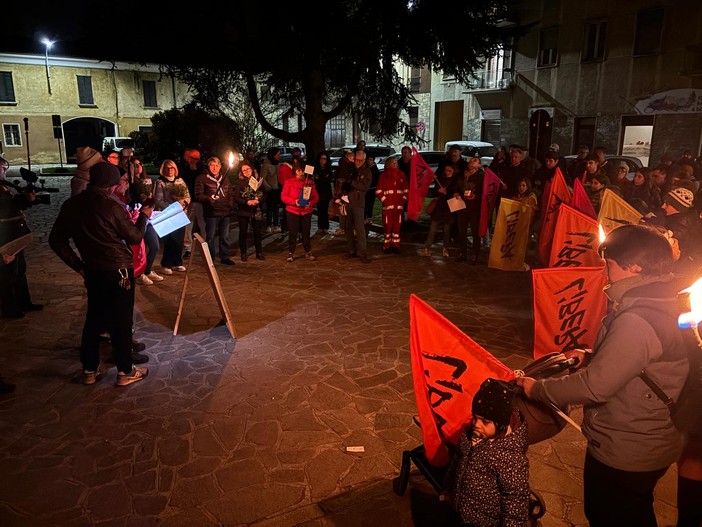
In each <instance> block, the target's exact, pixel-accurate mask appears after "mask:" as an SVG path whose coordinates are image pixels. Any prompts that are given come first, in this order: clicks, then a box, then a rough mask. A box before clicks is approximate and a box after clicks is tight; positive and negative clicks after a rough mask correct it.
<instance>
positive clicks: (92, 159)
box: [76, 146, 102, 170]
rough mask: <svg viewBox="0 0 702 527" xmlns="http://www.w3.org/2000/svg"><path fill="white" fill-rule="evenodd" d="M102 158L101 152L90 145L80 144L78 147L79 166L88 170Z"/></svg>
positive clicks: (77, 159)
mask: <svg viewBox="0 0 702 527" xmlns="http://www.w3.org/2000/svg"><path fill="white" fill-rule="evenodd" d="M101 160H102V156H101V155H100V152H98V151H97V150H95V149H94V148H90V147H89V146H79V147H78V148H76V163H77V164H78V168H82V169H83V170H88V169H89V168H90V167H91V166H93V165H95V164H97V163H98V162H99V161H101Z"/></svg>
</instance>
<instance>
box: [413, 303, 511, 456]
mask: <svg viewBox="0 0 702 527" xmlns="http://www.w3.org/2000/svg"><path fill="white" fill-rule="evenodd" d="M409 311H410V356H411V360H412V379H413V382H414V396H415V399H416V402H417V411H418V412H419V420H420V422H421V424H422V440H423V442H424V449H425V451H426V456H427V460H428V461H429V463H430V464H432V465H434V466H437V467H441V466H444V465H446V464H447V463H448V462H449V452H448V449H447V447H446V445H447V444H448V443H451V444H453V445H456V444H458V440H459V438H460V435H461V431H462V430H463V428H464V427H465V426H466V425H467V424H468V423H469V422H470V420H471V419H472V416H471V412H470V410H471V406H472V402H473V395H475V392H477V391H478V388H480V384H481V383H482V382H483V381H484V380H485V379H487V378H488V377H491V378H494V379H502V380H505V381H510V380H512V379H513V378H514V371H512V370H511V369H509V368H508V367H507V366H505V365H504V364H502V363H501V362H500V361H499V360H497V359H496V358H495V357H494V356H493V355H492V354H490V353H489V352H488V351H486V350H485V349H484V348H483V347H482V346H480V345H479V344H478V343H477V342H475V341H474V340H472V339H471V338H470V337H469V336H468V335H466V334H465V333H463V332H462V331H461V330H460V329H458V328H457V327H456V326H454V325H453V324H452V323H451V322H450V321H449V320H447V319H446V318H444V317H443V316H442V315H441V314H440V313H439V312H438V311H436V310H435V309H433V308H432V307H431V306H430V305H429V304H427V303H426V302H424V301H423V300H421V299H420V298H419V297H417V296H415V295H410V301H409Z"/></svg>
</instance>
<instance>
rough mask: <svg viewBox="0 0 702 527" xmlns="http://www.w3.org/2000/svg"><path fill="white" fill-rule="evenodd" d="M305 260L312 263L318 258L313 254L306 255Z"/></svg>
mask: <svg viewBox="0 0 702 527" xmlns="http://www.w3.org/2000/svg"><path fill="white" fill-rule="evenodd" d="M305 258H307V259H308V260H309V261H310V262H314V261H315V260H316V259H317V257H316V256H314V255H313V254H312V253H307V254H305Z"/></svg>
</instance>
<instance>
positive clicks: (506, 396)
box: [472, 379, 515, 428]
mask: <svg viewBox="0 0 702 527" xmlns="http://www.w3.org/2000/svg"><path fill="white" fill-rule="evenodd" d="M514 394H515V387H514V386H513V385H511V384H510V383H508V382H505V381H500V380H498V379H485V380H484V381H483V383H482V384H481V385H480V388H479V389H478V391H477V392H476V393H475V395H474V396H473V410H472V411H473V415H479V416H480V417H483V418H485V419H489V420H490V421H492V422H494V423H495V424H496V425H497V427H498V428H504V427H505V426H507V425H509V420H510V417H511V416H512V412H513V411H514V406H513V400H514Z"/></svg>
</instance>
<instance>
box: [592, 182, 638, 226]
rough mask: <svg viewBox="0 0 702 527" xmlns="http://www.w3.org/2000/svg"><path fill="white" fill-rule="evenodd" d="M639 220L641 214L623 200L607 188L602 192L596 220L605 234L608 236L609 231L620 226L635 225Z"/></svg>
mask: <svg viewBox="0 0 702 527" xmlns="http://www.w3.org/2000/svg"><path fill="white" fill-rule="evenodd" d="M641 218H642V215H641V213H640V212H639V211H638V210H636V209H635V208H634V207H632V206H631V205H629V204H628V203H627V202H626V201H625V200H624V198H622V197H621V196H618V195H617V194H616V193H614V192H612V191H611V190H609V189H608V188H606V189H605V190H604V194H602V202H601V204H600V213H599V215H598V216H597V220H598V221H599V222H600V224H601V225H602V228H603V229H604V231H605V234H609V231H611V230H613V229H616V228H617V227H621V226H622V225H629V224H633V225H637V224H638V223H639V221H640V220H641Z"/></svg>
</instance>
